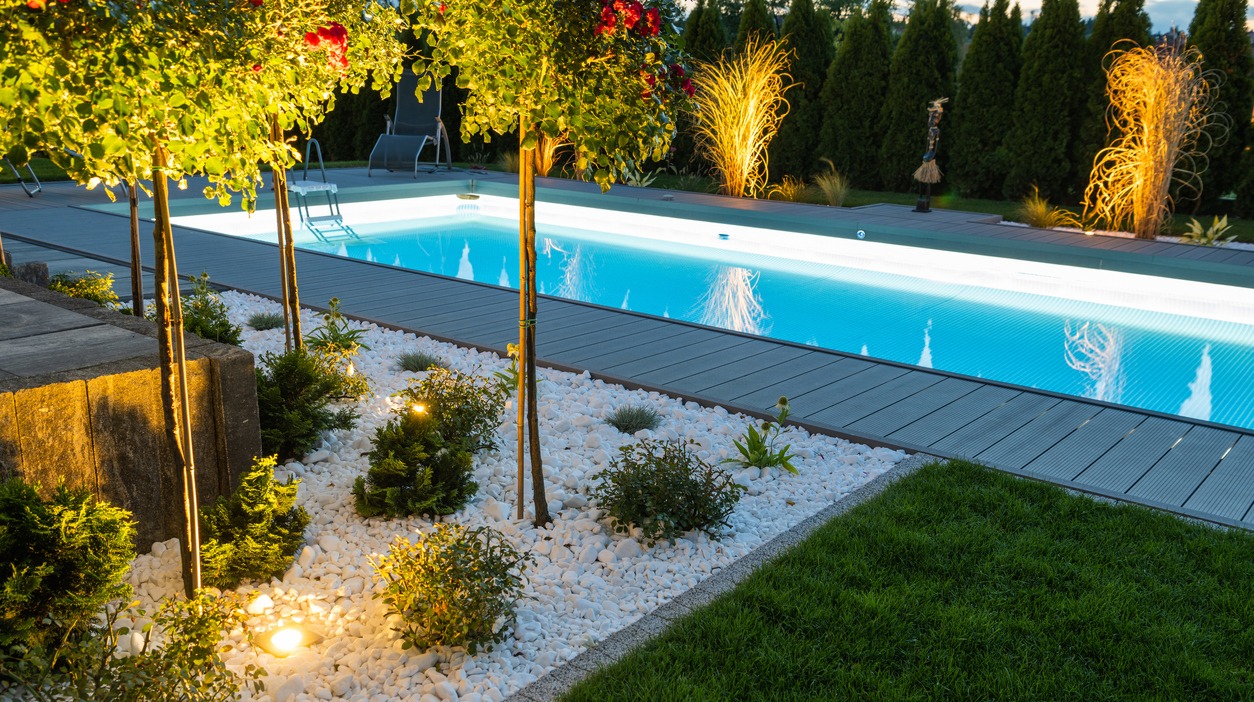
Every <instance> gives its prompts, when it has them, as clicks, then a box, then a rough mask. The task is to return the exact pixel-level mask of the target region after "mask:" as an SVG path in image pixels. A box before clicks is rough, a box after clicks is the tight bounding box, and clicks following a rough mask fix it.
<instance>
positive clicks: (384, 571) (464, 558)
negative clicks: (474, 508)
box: [371, 524, 532, 655]
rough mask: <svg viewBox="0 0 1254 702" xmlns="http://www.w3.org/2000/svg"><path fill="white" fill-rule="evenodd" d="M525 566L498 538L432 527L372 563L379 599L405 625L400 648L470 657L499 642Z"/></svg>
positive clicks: (485, 531)
mask: <svg viewBox="0 0 1254 702" xmlns="http://www.w3.org/2000/svg"><path fill="white" fill-rule="evenodd" d="M531 562H532V558H531V556H530V555H527V554H523V553H520V552H519V551H518V550H517V549H515V548H514V547H513V545H511V544H510V542H509V541H508V540H507V539H506V538H505V537H504V536H503V535H502V534H501V533H500V532H498V531H496V530H494V529H491V528H488V527H479V528H478V529H468V528H466V527H464V526H462V525H460V524H436V525H435V530H434V531H433V532H432V533H431V534H429V535H425V536H423V535H420V536H419V538H418V540H416V541H414V542H412V543H411V542H410V540H409V539H406V538H405V537H403V536H398V537H396V540H395V541H394V542H392V548H391V550H390V551H389V552H388V554H387V555H385V556H383V557H382V558H380V559H378V560H377V561H376V560H374V559H371V564H372V565H373V566H374V568H375V573H376V576H377V577H378V579H379V580H380V581H382V582H383V584H384V589H383V591H382V592H380V593H377V594H376V595H375V597H376V598H379V599H382V600H383V602H384V603H385V604H386V605H387V607H388V609H389V611H390V612H391V613H394V614H399V615H400V616H401V620H402V621H403V622H404V628H403V629H401V636H402V637H403V638H404V640H405V643H404V644H403V646H404V648H410V647H418V648H420V649H425V648H429V647H431V646H465V647H466V649H467V650H468V651H470V654H471V655H474V654H476V653H478V652H479V649H480V647H484V646H486V648H487V650H491V648H492V644H495V643H499V642H501V641H504V640H505V638H506V636H507V630H508V628H509V626H510V624H512V623H513V620H514V603H515V601H516V600H517V599H518V598H519V597H520V596H521V595H522V591H523V584H524V580H523V574H524V573H525V572H526V570H527V566H528V565H529V564H530V563H531Z"/></svg>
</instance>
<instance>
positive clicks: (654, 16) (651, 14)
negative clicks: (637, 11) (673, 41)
mask: <svg viewBox="0 0 1254 702" xmlns="http://www.w3.org/2000/svg"><path fill="white" fill-rule="evenodd" d="M660 31H662V13H660V12H658V10H657V8H656V7H650V8H649V11H648V12H645V13H644V26H643V27H641V28H640V33H641V34H643V35H645V36H647V37H656V36H657V35H658V32H660Z"/></svg>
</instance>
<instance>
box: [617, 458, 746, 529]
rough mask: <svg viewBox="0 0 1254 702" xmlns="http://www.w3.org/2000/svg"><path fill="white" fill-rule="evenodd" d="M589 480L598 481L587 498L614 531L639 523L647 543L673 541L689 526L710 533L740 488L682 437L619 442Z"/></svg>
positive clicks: (728, 510)
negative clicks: (604, 466)
mask: <svg viewBox="0 0 1254 702" xmlns="http://www.w3.org/2000/svg"><path fill="white" fill-rule="evenodd" d="M593 478H594V479H595V480H599V481H601V484H600V485H599V486H597V487H595V488H593V490H592V498H593V500H594V501H595V502H596V503H597V506H598V507H600V508H601V509H603V510H604V511H605V515H606V516H607V517H610V518H611V520H612V522H613V527H614V531H616V532H619V533H627V532H629V531H630V528H631V527H632V526H636V527H639V528H640V529H641V531H642V532H643V536H644V538H645V539H646V540H647V541H648V542H649V543H650V544H654V543H657V542H658V541H673V540H674V539H677V538H679V537H680V536H683V534H684V532H687V531H690V530H692V529H699V530H701V531H704V532H706V533H707V534H710V535H711V536H714V535H715V534H716V530H717V529H718V528H719V527H721V526H726V525H727V518H728V517H729V516H731V513H732V510H734V509H735V507H736V503H737V502H739V501H740V493H741V492H742V491H743V490H744V488H742V487H741V486H739V485H737V484H736V483H734V482H732V479H731V475H730V474H728V473H727V471H725V470H723V469H721V468H718V467H716V466H712V465H710V464H708V463H706V462H705V461H703V460H701V457H700V456H698V455H697V454H696V452H695V451H694V450H693V449H692V447H691V445H690V444H685V443H684V442H681V441H665V442H662V441H655V440H653V439H645V440H643V441H641V442H639V443H637V444H633V445H628V446H624V447H622V448H621V449H619V455H618V456H617V457H615V458H614V459H613V460H612V461H611V462H610V467H609V468H607V469H605V470H603V471H601V472H600V473H598V474H596V475H595V476H593Z"/></svg>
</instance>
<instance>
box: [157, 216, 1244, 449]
mask: <svg viewBox="0 0 1254 702" xmlns="http://www.w3.org/2000/svg"><path fill="white" fill-rule="evenodd" d="M344 215H345V221H346V222H348V223H349V224H350V225H351V226H352V228H353V230H354V231H355V233H356V235H357V236H358V237H359V238H349V239H344V240H340V241H332V242H329V243H328V242H322V241H319V240H318V239H316V238H315V237H313V236H312V235H311V234H310V233H309V232H302V233H301V235H300V236H298V239H297V243H298V245H299V246H301V247H302V248H306V249H310V250H316V251H323V252H328V253H335V254H338V255H341V256H349V257H352V258H357V259H362V260H370V261H376V262H378V263H382V264H388V265H395V266H402V267H405V268H410V269H413V270H419V271H427V272H431V273H437V274H441V275H447V276H454V277H458V278H463V279H467V280H475V281H479V282H483V283H489V284H496V285H502V286H507V287H515V286H516V284H517V274H518V245H517V240H518V239H517V224H516V221H517V220H516V217H517V202H516V201H515V200H510V199H508V198H501V197H494V196H487V195H485V196H482V197H479V198H478V199H477V200H473V201H467V200H462V199H458V198H456V197H454V196H451V195H449V196H437V197H424V198H415V199H410V200H397V201H392V202H389V203H386V204H380V203H377V202H374V203H358V204H350V205H346V206H345V208H344ZM232 217H234V219H232V220H229V221H228V218H232ZM175 222H176V223H177V224H183V225H186V226H194V227H199V228H203V229H210V230H214V231H221V232H225V233H232V234H236V235H243V236H258V237H262V238H266V239H269V238H272V237H273V230H272V226H273V224H272V222H273V219H272V217H271V216H269V215H268V214H267V213H264V212H259V213H257V214H256V215H254V217H253V218H252V219H251V220H243V219H240V218H239V216H238V215H210V216H204V217H197V216H192V217H180V218H176V219H175ZM537 225H538V236H537V248H538V250H539V258H538V271H537V278H538V286H539V289H540V292H541V293H545V294H549V295H554V296H559V297H565V298H569V299H573V300H579V301H584V302H590V303H595V304H599V305H605V306H610V307H616V308H623V309H628V310H632V311H635V312H640V313H644V314H651V315H657V316H662V317H671V318H674V319H682V320H687V321H691V322H697V323H701V324H707V325H710V326H716V327H723V328H727V329H733V330H736V331H742V332H747V333H752V334H760V335H764V336H770V337H774V338H778V339H784V340H788V341H794V342H799V343H805V344H811V345H814V346H819V347H823V348H830V349H836V350H840V351H845V352H850V353H860V354H864V355H868V356H871V357H875V358H882V359H888V360H893V361H898V362H904V363H911V364H916V365H920V366H925V367H929V368H936V369H940V370H945V371H950V372H954V373H961V374H965V375H970V376H974V377H981V378H989V379H994V380H998V381H1002V382H1008V383H1014V384H1017V385H1023V386H1027V387H1032V388H1039V389H1045V390H1052V391H1055V392H1061V393H1067V394H1072V395H1080V396H1085V397H1090V398H1094V399H1098V400H1102V401H1107V402H1114V403H1120V404H1126V405H1131V406H1134V407H1141V408H1145V409H1150V410H1156V411H1160V412H1167V413H1171V414H1181V415H1185V416H1190V417H1195V418H1198V419H1204V420H1210V421H1214V422H1220V423H1224V424H1232V425H1236V426H1242V427H1247V428H1254V392H1251V387H1250V384H1249V383H1248V381H1247V379H1246V375H1245V374H1246V372H1247V370H1248V369H1250V368H1254V301H1251V300H1250V298H1254V295H1252V294H1251V291H1250V290H1248V289H1245V288H1238V287H1231V286H1224V285H1215V284H1211V283H1198V282H1193V281H1184V280H1177V279H1172V278H1157V277H1150V276H1144V275H1137V274H1129V273H1120V272H1115V271H1107V270H1096V269H1084V268H1075V267H1070V266H1059V265H1052V264H1043V263H1035V262H1031V261H1023V260H1013V259H1005V258H995V257H990V256H979V255H972V254H962V253H954V252H946V251H937V250H933V249H922V248H914V247H907V246H897V245H892V244H884V243H879V242H875V241H859V240H856V239H836V238H832V237H822V236H814V235H805V234H795V233H790V232H784V231H774V230H769V229H762V228H749V227H739V226H728V225H715V224H709V223H705V222H697V221H692V220H682V219H674V218H667V217H658V216H652V215H636V214H625V213H621V212H605V211H602V210H596V209H591V208H585V207H575V206H570V205H560V204H553V203H543V202H542V203H539V205H538V208H537ZM541 333H543V332H541Z"/></svg>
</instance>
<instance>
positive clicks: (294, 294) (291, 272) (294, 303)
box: [279, 168, 305, 348]
mask: <svg viewBox="0 0 1254 702" xmlns="http://www.w3.org/2000/svg"><path fill="white" fill-rule="evenodd" d="M279 172H280V173H282V174H283V192H282V193H281V194H280V197H282V199H283V207H282V208H281V210H280V214H282V216H283V232H284V234H286V235H287V241H286V242H285V243H284V245H283V256H284V259H285V264H284V267H285V268H286V269H287V291H286V292H287V294H286V297H287V304H288V308H289V311H288V316H290V317H291V318H292V346H294V347H296V348H300V347H302V346H304V345H305V337H304V334H303V333H302V331H301V328H300V291H299V290H298V289H297V287H296V236H295V234H293V232H292V210H291V207H290V206H289V204H288V201H287V173H286V172H284V171H283V169H282V168H280V169H279Z"/></svg>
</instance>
